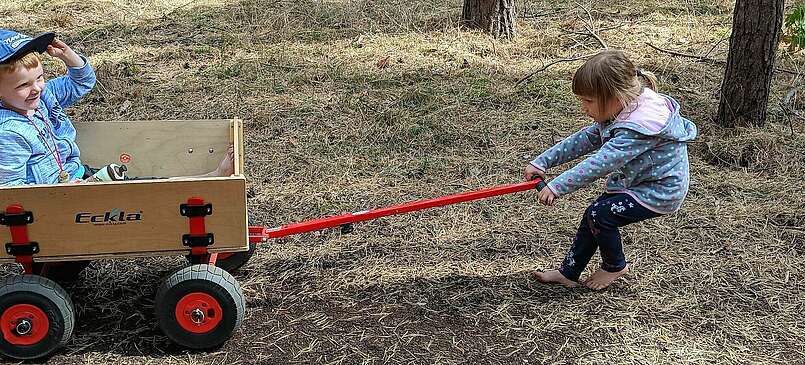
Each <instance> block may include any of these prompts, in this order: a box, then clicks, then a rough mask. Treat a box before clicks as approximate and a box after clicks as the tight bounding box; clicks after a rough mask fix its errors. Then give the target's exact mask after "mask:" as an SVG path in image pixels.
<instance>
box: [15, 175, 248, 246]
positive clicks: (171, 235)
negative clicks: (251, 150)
mask: <svg viewBox="0 0 805 365" xmlns="http://www.w3.org/2000/svg"><path fill="white" fill-rule="evenodd" d="M245 190H246V181H245V179H244V178H242V177H218V178H204V179H170V180H149V181H135V182H110V183H93V184H74V185H35V186H26V187H14V188H0V207H2V209H4V208H5V207H6V206H8V205H9V204H12V203H20V204H22V206H23V207H24V208H25V209H26V210H28V211H31V212H33V214H34V223H33V224H30V225H29V226H28V230H29V237H30V239H31V240H32V241H35V242H38V243H39V247H40V253H39V254H37V255H36V259H39V260H41V261H53V260H55V259H57V258H60V259H64V258H67V257H73V258H79V257H80V258H103V257H110V256H143V255H146V254H172V253H176V252H185V253H187V252H189V248H188V247H185V246H183V245H182V242H181V237H182V235H183V234H185V233H188V231H189V227H188V219H187V218H186V217H183V216H181V215H180V214H179V205H180V204H182V203H185V202H186V201H187V199H188V198H189V197H194V196H197V197H202V198H203V199H204V200H205V201H206V202H209V203H211V204H212V205H213V214H212V215H211V216H208V217H207V218H206V220H205V223H206V230H207V232H211V233H213V234H214V235H215V244H214V245H213V246H211V247H210V250H211V251H213V252H216V251H218V252H220V251H242V250H246V249H247V247H248V246H247V245H248V237H247V235H248V232H247V227H246V224H247V223H246V213H245V212H246V194H245ZM10 240H11V237H10V233H9V230H8V227H4V226H0V242H2V243H3V244H4V243H5V242H10ZM0 261H5V262H9V261H13V257H12V256H9V255H7V254H5V252H3V255H0Z"/></svg>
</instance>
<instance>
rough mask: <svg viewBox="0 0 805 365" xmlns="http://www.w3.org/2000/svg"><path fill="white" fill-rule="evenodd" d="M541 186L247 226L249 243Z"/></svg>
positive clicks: (508, 187) (499, 188) (513, 186)
mask: <svg viewBox="0 0 805 365" xmlns="http://www.w3.org/2000/svg"><path fill="white" fill-rule="evenodd" d="M545 186H546V184H545V182H544V181H542V179H540V178H537V179H535V180H531V181H526V182H522V183H519V184H509V185H501V186H497V187H493V188H488V189H483V190H477V191H470V192H465V193H459V194H453V195H448V196H443V197H440V198H434V199H427V200H418V201H413V202H409V203H404V204H399V205H393V206H390V207H386V208H379V209H373V210H364V211H360V212H354V213H346V214H342V215H337V216H332V217H327V218H320V219H314V220H309V221H304V222H299V223H293V224H288V225H284V226H280V227H275V228H263V227H249V242H252V243H257V242H265V241H267V240H268V239H270V238H279V237H284V236H288V235H292V234H299V233H305V232H310V231H317V230H320V229H325V228H333V227H339V226H346V225H349V224H350V223H354V222H361V221H368V220H372V219H377V218H381V217H385V216H389V215H397V214H403V213H408V212H414V211H418V210H425V209H429V208H435V207H441V206H445V205H451V204H457V203H463V202H468V201H472V200H479V199H484V198H489V197H493V196H498V195H506V194H511V193H517V192H521V191H526V190H531V189H537V190H542V189H543V188H544V187H545Z"/></svg>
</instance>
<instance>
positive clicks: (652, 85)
mask: <svg viewBox="0 0 805 365" xmlns="http://www.w3.org/2000/svg"><path fill="white" fill-rule="evenodd" d="M637 77H638V78H641V79H643V83H644V85H646V86H647V87H648V88H649V89H651V90H654V91H657V76H654V73H652V72H651V71H646V70H643V69H639V68H638V69H637Z"/></svg>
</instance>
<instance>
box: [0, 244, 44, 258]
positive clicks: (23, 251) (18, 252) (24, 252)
mask: <svg viewBox="0 0 805 365" xmlns="http://www.w3.org/2000/svg"><path fill="white" fill-rule="evenodd" d="M6 253H8V254H9V255H12V256H31V255H33V254H35V253H39V244H38V243H36V242H28V243H11V242H9V243H6Z"/></svg>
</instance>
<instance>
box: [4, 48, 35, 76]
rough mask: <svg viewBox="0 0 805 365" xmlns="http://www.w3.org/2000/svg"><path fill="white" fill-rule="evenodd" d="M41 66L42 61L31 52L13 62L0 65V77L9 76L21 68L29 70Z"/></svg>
mask: <svg viewBox="0 0 805 365" xmlns="http://www.w3.org/2000/svg"><path fill="white" fill-rule="evenodd" d="M41 64H42V60H40V59H39V55H37V54H36V53H35V52H31V53H28V54H26V55H25V56H22V57H20V58H18V59H16V60H14V61H11V62H8V63H3V64H0V76H2V75H6V74H10V73H12V72H14V71H17V70H19V69H20V68H23V67H24V68H25V69H28V70H30V69H32V68H34V67H37V66H39V65H41Z"/></svg>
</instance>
